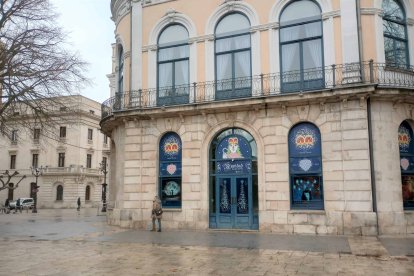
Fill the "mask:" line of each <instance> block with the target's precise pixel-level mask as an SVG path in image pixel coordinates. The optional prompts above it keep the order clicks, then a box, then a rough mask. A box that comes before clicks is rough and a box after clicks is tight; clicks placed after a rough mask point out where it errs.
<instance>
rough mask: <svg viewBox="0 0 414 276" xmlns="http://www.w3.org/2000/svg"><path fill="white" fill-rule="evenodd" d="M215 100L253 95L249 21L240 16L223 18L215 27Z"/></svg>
mask: <svg viewBox="0 0 414 276" xmlns="http://www.w3.org/2000/svg"><path fill="white" fill-rule="evenodd" d="M215 35H216V41H215V42H216V43H215V60H216V81H217V84H216V95H215V97H216V99H231V98H240V97H248V96H250V95H251V75H252V66H251V37H250V21H249V19H248V18H247V17H246V16H244V15H242V14H240V13H232V14H229V15H226V16H225V17H223V18H222V19H221V20H220V22H219V23H218V24H217V26H216V31H215Z"/></svg>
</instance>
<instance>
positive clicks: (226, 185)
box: [210, 130, 259, 229]
mask: <svg viewBox="0 0 414 276" xmlns="http://www.w3.org/2000/svg"><path fill="white" fill-rule="evenodd" d="M224 133H225V134H227V135H223V136H221V139H218V140H217V144H216V145H215V146H214V148H213V150H214V151H213V152H214V158H213V159H212V160H211V161H212V162H211V166H212V167H213V170H212V171H211V173H210V175H211V177H212V182H211V183H212V185H211V186H210V187H211V188H212V190H211V193H210V196H211V197H210V199H211V200H210V202H212V205H211V206H210V210H211V213H210V227H211V228H221V229H258V227H259V225H258V212H257V211H258V210H257V209H258V208H257V189H254V188H253V183H257V181H256V182H255V181H254V179H257V174H256V168H257V166H256V159H255V158H253V157H252V156H253V154H252V146H251V145H252V144H253V145H254V146H255V143H254V141H253V139H247V138H246V137H245V136H247V137H248V138H249V136H248V135H247V134H245V135H241V134H244V132H242V131H240V130H239V131H237V132H236V130H229V131H226V132H224ZM255 152H256V149H254V153H255ZM255 187H257V185H256V186H255ZM254 194H256V197H255V196H254Z"/></svg>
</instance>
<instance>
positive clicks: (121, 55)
mask: <svg viewBox="0 0 414 276" xmlns="http://www.w3.org/2000/svg"><path fill="white" fill-rule="evenodd" d="M122 92H124V48H122V46H119V53H118V93H122Z"/></svg>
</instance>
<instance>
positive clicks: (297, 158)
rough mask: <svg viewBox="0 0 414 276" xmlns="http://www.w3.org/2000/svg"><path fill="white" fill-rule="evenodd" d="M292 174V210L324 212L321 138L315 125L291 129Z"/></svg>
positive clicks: (308, 124)
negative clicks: (321, 210)
mask: <svg viewBox="0 0 414 276" xmlns="http://www.w3.org/2000/svg"><path fill="white" fill-rule="evenodd" d="M289 172H290V191H291V206H292V209H323V208H324V207H323V185H322V183H323V181H322V154H321V135H320V132H319V129H318V128H317V127H316V126H315V125H313V124H311V123H300V124H297V125H296V126H294V127H293V128H292V129H291V130H290V132H289Z"/></svg>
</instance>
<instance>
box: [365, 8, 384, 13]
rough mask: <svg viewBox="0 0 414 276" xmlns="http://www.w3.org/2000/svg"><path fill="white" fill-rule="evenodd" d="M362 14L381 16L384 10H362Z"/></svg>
mask: <svg viewBox="0 0 414 276" xmlns="http://www.w3.org/2000/svg"><path fill="white" fill-rule="evenodd" d="M361 14H362V15H376V14H378V15H381V14H382V9H377V8H361Z"/></svg>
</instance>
